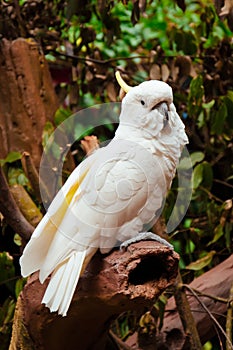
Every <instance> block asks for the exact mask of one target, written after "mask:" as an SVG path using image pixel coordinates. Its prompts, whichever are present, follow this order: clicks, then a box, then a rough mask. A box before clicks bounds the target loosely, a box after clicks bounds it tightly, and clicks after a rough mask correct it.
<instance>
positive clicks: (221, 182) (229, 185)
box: [214, 179, 233, 188]
mask: <svg viewBox="0 0 233 350" xmlns="http://www.w3.org/2000/svg"><path fill="white" fill-rule="evenodd" d="M214 182H217V183H219V184H221V185H224V186H227V187H230V188H233V185H231V184H229V183H227V182H226V181H222V180H218V179H214Z"/></svg>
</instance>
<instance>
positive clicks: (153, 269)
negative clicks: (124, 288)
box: [128, 256, 166, 286]
mask: <svg viewBox="0 0 233 350" xmlns="http://www.w3.org/2000/svg"><path fill="white" fill-rule="evenodd" d="M164 273H166V266H164V264H163V260H161V259H159V258H158V257H155V256H149V257H146V258H144V259H142V260H141V261H140V262H139V264H138V265H137V266H136V268H135V269H134V270H132V271H131V272H130V274H129V279H128V281H129V283H130V284H133V285H135V286H136V285H139V284H145V283H147V282H150V281H157V280H159V279H160V278H161V276H162V275H163V274H164Z"/></svg>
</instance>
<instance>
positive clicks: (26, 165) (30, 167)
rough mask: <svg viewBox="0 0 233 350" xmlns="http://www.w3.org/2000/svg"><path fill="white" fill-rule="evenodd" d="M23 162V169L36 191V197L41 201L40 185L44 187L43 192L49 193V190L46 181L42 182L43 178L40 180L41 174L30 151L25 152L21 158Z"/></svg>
mask: <svg viewBox="0 0 233 350" xmlns="http://www.w3.org/2000/svg"><path fill="white" fill-rule="evenodd" d="M21 163H22V166H23V170H24V172H25V174H26V175H27V177H28V179H29V181H30V183H31V186H32V189H33V191H34V194H35V196H36V198H37V199H38V200H39V201H41V194H40V186H42V187H43V192H45V193H46V194H47V195H48V190H47V188H46V186H45V184H44V183H42V181H41V180H39V174H38V172H37V170H36V167H35V165H34V163H33V161H32V158H31V155H30V153H28V152H24V153H23V156H22V158H21Z"/></svg>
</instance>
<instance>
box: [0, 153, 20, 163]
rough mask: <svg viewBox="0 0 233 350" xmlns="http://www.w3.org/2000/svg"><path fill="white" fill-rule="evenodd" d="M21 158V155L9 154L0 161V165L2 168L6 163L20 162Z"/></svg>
mask: <svg viewBox="0 0 233 350" xmlns="http://www.w3.org/2000/svg"><path fill="white" fill-rule="evenodd" d="M21 158H22V154H21V153H19V152H10V153H8V155H7V157H6V158H5V159H0V165H1V166H3V165H4V164H6V163H14V162H15V161H16V160H20V159H21Z"/></svg>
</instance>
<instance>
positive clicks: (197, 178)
mask: <svg viewBox="0 0 233 350" xmlns="http://www.w3.org/2000/svg"><path fill="white" fill-rule="evenodd" d="M202 180H203V164H202V163H201V164H198V165H197V166H195V168H194V170H193V174H192V183H193V189H194V190H195V189H197V188H198V186H199V185H200V184H201V182H202Z"/></svg>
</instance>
